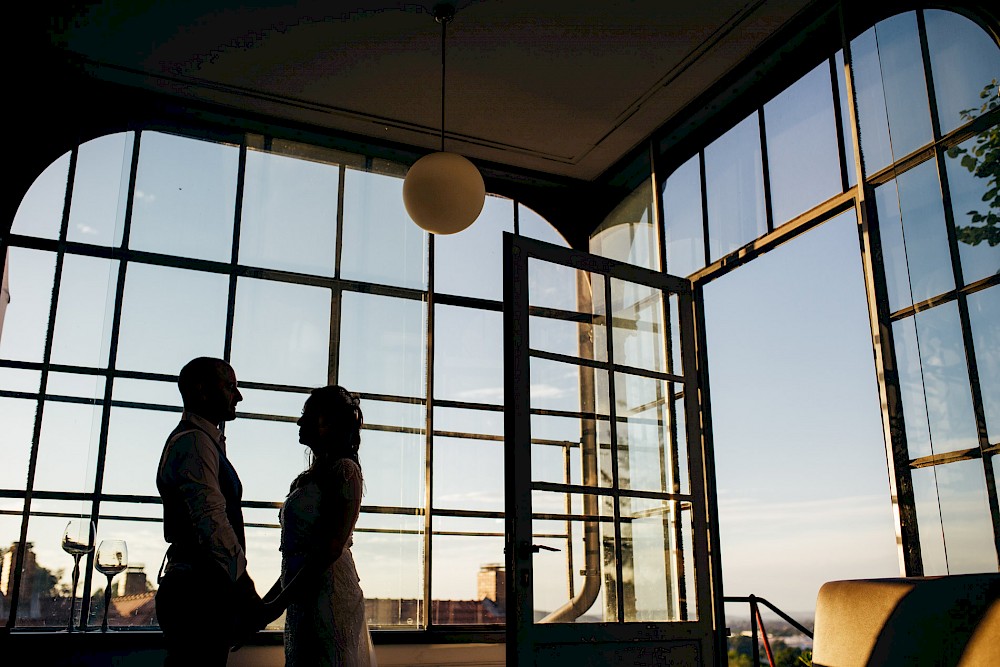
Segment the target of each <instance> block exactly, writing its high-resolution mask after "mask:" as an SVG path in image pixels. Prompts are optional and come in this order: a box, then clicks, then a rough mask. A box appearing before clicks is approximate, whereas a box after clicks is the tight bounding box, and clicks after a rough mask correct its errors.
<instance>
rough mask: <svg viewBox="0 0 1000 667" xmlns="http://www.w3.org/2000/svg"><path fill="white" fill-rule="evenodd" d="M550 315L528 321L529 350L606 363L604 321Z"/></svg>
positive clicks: (584, 317) (597, 318)
mask: <svg viewBox="0 0 1000 667" xmlns="http://www.w3.org/2000/svg"><path fill="white" fill-rule="evenodd" d="M602 296H603V295H602ZM551 315H552V316H551V317H541V316H538V317H534V316H533V317H529V318H528V344H529V346H530V347H531V349H533V350H539V351H542V352H554V353H556V354H564V355H567V356H571V357H579V358H581V359H598V360H600V361H606V360H607V358H608V346H607V343H606V342H605V341H606V340H607V333H606V332H605V327H604V319H603V318H601V317H599V316H593V315H582V316H576V315H572V314H570V315H567V314H560V313H551ZM595 341H597V343H596V344H595Z"/></svg>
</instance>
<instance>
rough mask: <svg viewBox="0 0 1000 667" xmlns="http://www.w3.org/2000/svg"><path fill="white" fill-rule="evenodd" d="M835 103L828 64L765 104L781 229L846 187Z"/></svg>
mask: <svg viewBox="0 0 1000 667" xmlns="http://www.w3.org/2000/svg"><path fill="white" fill-rule="evenodd" d="M833 102H834V100H833V92H832V88H831V83H830V64H829V63H828V62H823V63H820V65H819V66H818V67H816V69H814V70H813V71H811V72H810V73H809V74H806V75H805V76H804V77H802V78H801V79H799V80H798V81H796V82H795V83H793V84H792V85H791V86H789V87H788V88H786V89H785V90H784V91H783V92H782V93H781V94H779V95H778V96H777V97H775V98H774V99H773V100H771V101H770V102H768V103H767V104H765V105H764V128H765V130H766V135H767V136H766V138H767V170H768V176H769V178H770V184H771V214H772V217H773V218H774V226H775V227H778V226H779V225H781V224H783V223H785V222H787V221H789V220H791V219H792V218H794V217H795V216H796V215H798V214H800V213H805V212H806V211H808V210H809V209H811V208H812V207H813V206H816V205H817V204H819V203H821V202H824V201H826V200H827V199H829V198H830V197H832V196H833V195H835V194H837V193H838V192H840V191H841V189H842V188H841V182H840V161H839V159H838V157H839V156H838V154H837V153H838V148H837V125H836V118H835V116H834V114H833Z"/></svg>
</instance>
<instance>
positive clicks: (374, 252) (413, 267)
mask: <svg viewBox="0 0 1000 667" xmlns="http://www.w3.org/2000/svg"><path fill="white" fill-rule="evenodd" d="M343 246H344V247H343V256H342V259H341V268H340V275H341V276H343V277H344V278H346V279H348V280H363V281H366V282H373V283H381V284H384V285H398V286H401V287H413V288H416V289H425V288H426V287H427V233H426V232H424V231H423V230H422V229H420V227H417V226H416V225H415V224H414V223H413V221H412V220H410V216H409V215H407V213H406V209H405V208H404V207H403V180H402V179H400V178H394V177H392V176H382V175H381V174H372V173H367V172H363V171H357V170H354V169H348V170H347V174H346V181H345V185H344V244H343Z"/></svg>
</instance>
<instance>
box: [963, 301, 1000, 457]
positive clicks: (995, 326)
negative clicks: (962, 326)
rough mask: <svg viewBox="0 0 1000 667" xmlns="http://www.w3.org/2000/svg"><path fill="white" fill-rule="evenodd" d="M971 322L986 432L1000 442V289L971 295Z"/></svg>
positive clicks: (992, 441) (994, 440)
mask: <svg viewBox="0 0 1000 667" xmlns="http://www.w3.org/2000/svg"><path fill="white" fill-rule="evenodd" d="M968 304H969V322H970V324H971V326H972V341H973V343H972V344H973V345H974V346H975V349H976V367H977V370H978V371H979V388H980V390H981V391H982V396H983V412H984V413H985V414H986V432H987V434H988V437H989V440H990V443H991V444H997V443H1000V345H997V341H1000V289H998V288H996V287H993V288H991V289H988V290H983V291H982V292H976V293H975V294H970V295H969V298H968Z"/></svg>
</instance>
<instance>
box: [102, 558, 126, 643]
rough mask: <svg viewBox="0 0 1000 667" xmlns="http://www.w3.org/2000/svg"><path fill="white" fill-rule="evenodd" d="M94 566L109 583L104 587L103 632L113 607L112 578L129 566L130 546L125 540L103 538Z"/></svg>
mask: <svg viewBox="0 0 1000 667" xmlns="http://www.w3.org/2000/svg"><path fill="white" fill-rule="evenodd" d="M94 567H96V568H97V571H98V572H100V573H101V574H103V575H104V576H106V577H107V578H108V585H107V586H105V587H104V622H102V623H101V632H107V631H108V609H109V608H110V607H111V580H112V579H114V578H115V575H116V574H118V573H119V572H124V571H125V568H127V567H128V547H126V546H125V540H101V543H100V544H99V545H97V558H95V559H94Z"/></svg>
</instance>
